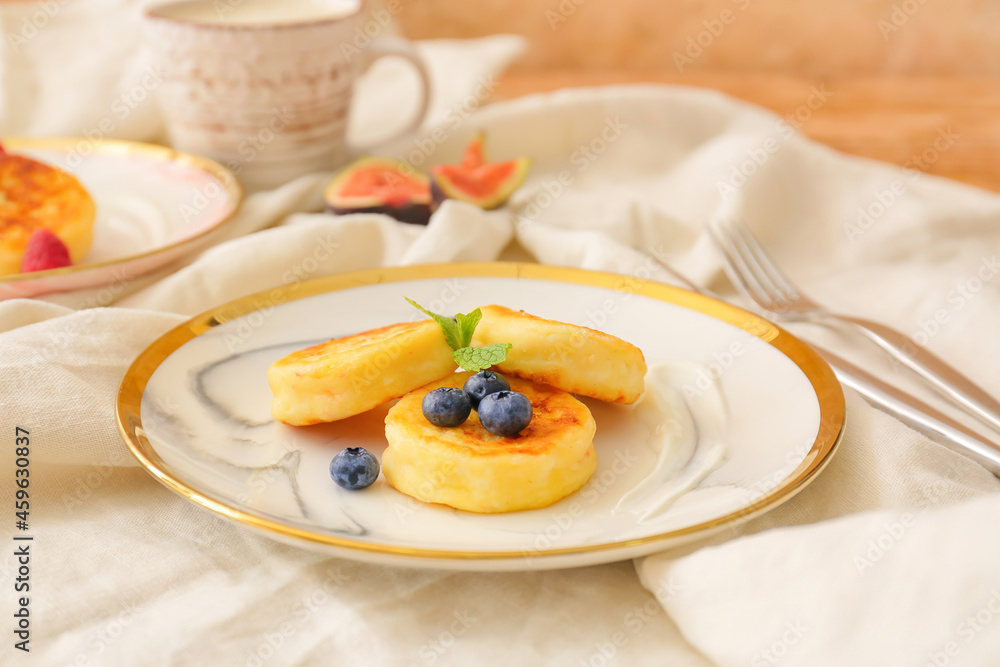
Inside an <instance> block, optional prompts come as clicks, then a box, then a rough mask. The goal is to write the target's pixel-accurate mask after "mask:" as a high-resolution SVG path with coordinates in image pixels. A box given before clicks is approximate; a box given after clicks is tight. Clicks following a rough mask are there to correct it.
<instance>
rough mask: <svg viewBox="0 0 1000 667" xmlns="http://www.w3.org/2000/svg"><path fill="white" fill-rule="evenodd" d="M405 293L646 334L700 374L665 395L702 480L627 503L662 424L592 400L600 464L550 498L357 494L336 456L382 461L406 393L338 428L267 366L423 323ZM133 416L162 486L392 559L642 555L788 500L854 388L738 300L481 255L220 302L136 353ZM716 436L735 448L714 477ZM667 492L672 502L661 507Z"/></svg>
mask: <svg viewBox="0 0 1000 667" xmlns="http://www.w3.org/2000/svg"><path fill="white" fill-rule="evenodd" d="M404 295H405V296H408V297H411V298H413V299H415V300H416V301H417V302H419V303H422V304H424V305H426V306H428V307H429V308H431V309H432V310H437V312H449V313H451V312H468V311H469V310H472V309H474V308H475V307H477V306H480V305H485V304H491V303H498V304H502V305H506V306H508V307H511V308H517V309H523V310H525V311H527V312H530V313H532V314H536V315H539V316H542V317H547V318H551V319H556V320H561V321H565V322H572V323H576V324H581V325H585V326H591V327H594V328H599V329H601V330H603V331H606V332H607V333H610V334H613V335H616V336H619V337H621V338H623V339H625V340H628V341H630V342H632V343H634V344H636V345H638V346H639V347H640V348H641V349H642V351H643V353H644V355H645V357H646V360H647V363H648V364H649V365H650V366H651V367H658V368H669V369H674V370H676V369H681V372H680V373H679V374H675V375H671V376H670V377H671V380H670V382H672V383H674V385H675V386H672V387H670V388H667V389H665V391H668V392H672V393H671V395H672V396H673V398H674V399H678V400H676V401H675V402H674V403H673V408H672V409H673V410H676V411H677V412H676V417H677V419H676V420H674V419H673V417H670V416H668V417H665V419H666V420H667V421H670V422H671V424H672V426H674V427H676V426H677V424H681V423H683V424H687V426H686V427H684V428H686V429H687V431H685V433H686V436H685V437H688V436H692V437H693V438H694V440H693V441H689V440H685V439H684V438H680V437H679V436H678V438H676V439H675V440H674V441H672V442H670V443H669V447H671V449H669V450H668V451H669V452H672V453H671V456H670V457H667V458H669V459H670V461H671V465H672V466H674V467H675V468H676V469H677V473H676V474H675V475H672V477H673V478H684V477H685V476H688V477H690V479H689V480H688V481H690V482H691V484H690V486H692V487H693V488H691V490H689V491H687V492H686V493H684V494H682V495H679V497H677V498H676V500H674V501H673V502H672V503H670V504H667V503H664V502H661V501H663V497H661V496H662V493H665V492H666V489H668V488H670V487H672V486H676V481H675V480H661V481H658V482H655V483H653V484H652V485H647V486H648V487H649V488H647V491H646V492H645V493H644V494H639V497H637V498H636V497H634V496H635V495H636V494H634V493H633V494H631V495H630V496H628V497H626V494H627V493H628V492H629V491H630V490H631V489H634V488H635V487H636V486H637V484H639V483H640V481H641V480H643V479H645V478H648V476H649V475H650V474H651V472H652V471H653V470H654V469H655V467H656V462H657V460H659V451H658V450H657V443H658V442H660V441H659V440H657V439H656V438H655V437H654V436H655V433H656V432H659V431H662V429H660V428H659V426H658V425H656V424H653V423H651V422H650V421H649V419H648V413H644V416H643V418H640V415H639V411H638V410H637V409H636V408H634V407H630V406H620V405H610V404H604V403H601V402H600V401H594V400H590V399H584V401H585V403H586V404H587V405H588V406H589V407H590V409H591V411H592V412H593V413H594V416H595V418H596V421H597V435H596V438H595V447H596V451H597V457H598V464H597V471H596V472H595V473H594V475H593V477H592V478H591V479H590V481H589V482H588V483H587V484H586V485H584V487H583V488H581V489H580V490H579V491H577V492H576V493H573V494H571V495H569V496H567V497H566V498H564V499H563V500H561V501H559V502H557V503H556V504H554V505H552V506H550V507H547V508H544V509H538V510H530V511H524V512H513V513H508V514H494V515H483V514H474V513H469V512H462V511H459V510H454V509H451V508H448V507H443V506H438V505H430V504H425V503H422V502H420V501H418V500H415V499H413V498H410V497H408V496H405V495H403V494H401V493H399V492H397V491H396V490H394V489H393V488H391V487H390V486H389V485H388V484H387V483H386V482H385V478H384V476H380V477H379V479H378V480H377V481H376V483H375V484H374V485H373V486H372V487H370V488H368V489H365V490H363V491H346V490H343V489H341V488H339V487H337V486H336V485H335V484H334V483H333V482H332V481H331V479H330V476H329V472H328V465H329V462H330V460H331V459H332V458H333V456H334V455H335V454H336V453H337V452H338V451H340V450H341V449H342V448H344V447H348V446H363V447H366V448H368V449H369V450H371V451H372V452H373V453H375V454H376V455H378V456H381V453H382V451H383V449H384V448H385V439H384V432H383V419H384V417H385V413H386V410H387V406H383V407H381V408H377V409H375V410H372V411H370V412H368V413H366V414H363V415H360V416H358V417H354V418H351V419H348V420H344V421H342V422H338V423H333V424H323V425H318V426H309V427H290V426H285V425H283V424H280V423H277V422H275V421H274V420H273V419H272V418H271V415H270V403H271V392H270V388H269V387H268V383H267V377H266V371H267V367H268V366H269V365H270V364H271V362H273V361H275V360H276V359H278V358H280V357H282V356H284V355H285V354H287V353H288V352H291V351H292V350H295V349H299V348H302V347H305V346H307V345H310V344H313V343H316V342H319V341H322V340H327V339H329V338H334V337H339V336H343V335H348V334H352V333H356V332H359V331H363V330H366V329H371V328H374V327H378V326H383V325H387V324H392V323H394V322H399V321H403V320H412V319H419V318H420V317H421V315H420V313H418V312H416V311H415V310H413V309H412V307H410V306H409V305H408V304H407V303H406V302H405V301H404V299H403V296H404ZM671 373H673V370H671ZM649 392H650V385H649V384H648V383H647V393H649ZM710 395H711V396H715V397H721V400H722V403H721V405H722V407H721V408H720V409H716V410H712V409H706V406H709V407H710V406H711V405H712V402H711V401H705V400H702V397H705V396H710ZM717 407H718V406H717ZM682 412H683V413H684V414H681V413H682ZM117 414H118V422H119V427H120V429H121V432H122V435H123V437H124V439H125V441H126V443H127V444H128V446H129V448H130V449H131V450H132V452H133V454H134V455H135V456H136V457H137V458H138V459H139V461H140V462H141V463H142V464H143V465H144V466H145V467H146V468H147V469H148V470H149V471H150V472H151V473H152V474H153V475H154V476H155V477H156V478H157V479H158V480H159V481H160V482H162V483H163V484H165V485H166V486H167V487H168V488H170V489H172V490H173V491H175V492H177V493H179V494H180V495H181V496H183V497H185V498H187V499H188V500H190V501H192V502H194V503H197V504H199V505H202V506H204V507H205V508H207V509H208V510H211V511H213V512H215V513H217V514H220V515H222V516H224V517H227V518H229V519H232V520H234V521H237V522H239V523H241V524H244V525H246V526H249V527H252V528H255V529H257V530H259V531H261V532H262V533H263V534H265V535H267V536H269V537H272V538H275V539H278V540H282V541H286V542H290V543H293V544H297V545H300V546H304V547H309V548H315V549H320V550H322V551H325V552H327V553H330V554H332V555H336V556H342V557H346V558H354V559H358V560H364V561H370V562H376V563H386V564H394V565H403V566H414V567H432V568H445V569H464V570H528V569H544V568H558V567H573V566H581V565H590V564H595V563H602V562H610V561H616V560H622V559H627V558H633V557H637V556H642V555H645V554H649V553H653V552H655V551H658V550H662V549H665V548H668V547H672V546H677V545H679V544H682V543H685V542H689V541H692V540H696V539H699V538H702V537H705V536H708V535H710V534H713V533H715V532H718V531H720V530H724V529H726V528H727V527H731V526H734V525H736V524H738V523H740V522H742V521H745V520H747V519H749V518H750V517H752V516H756V515H757V514H760V513H761V512H764V511H767V510H769V509H771V508H773V507H775V506H777V505H778V504H780V503H781V502H783V501H785V500H787V499H788V498H790V497H792V496H793V495H794V494H795V493H796V492H798V491H799V490H801V489H802V488H803V487H804V486H805V485H806V484H807V483H808V482H810V481H811V480H812V479H813V478H814V477H815V476H816V474H818V473H819V471H820V470H821V469H822V468H823V466H824V465H825V464H826V463H827V462H828V461H829V459H830V457H831V455H832V454H833V452H834V450H835V448H836V446H837V443H838V441H839V438H840V435H841V432H842V429H843V424H844V396H843V391H842V389H841V387H840V384H839V383H838V382H837V380H836V378H835V377H834V375H833V373H832V371H831V370H830V368H829V367H828V366H827V365H826V363H825V362H824V361H823V360H822V359H821V358H820V357H819V356H818V355H817V354H816V353H815V352H814V351H813V350H812V349H811V348H810V347H808V346H807V345H806V344H805V343H803V342H801V341H800V340H798V339H797V338H795V337H793V336H792V335H791V334H789V333H787V332H785V331H784V330H782V329H780V328H778V327H777V326H775V325H773V324H771V323H770V322H767V321H766V320H763V319H761V318H759V317H757V316H755V315H752V314H750V313H748V312H746V311H743V310H741V309H739V308H736V307H734V306H730V305H727V304H725V303H722V302H720V301H716V300H714V299H711V298H708V297H704V296H701V295H697V294H693V293H691V292H688V291H685V290H682V289H678V288H674V287H670V286H667V285H663V284H659V283H653V282H647V281H641V280H636V279H634V278H625V277H623V276H618V275H615V274H609V273H597V272H591V271H583V270H576V269H566V268H557V267H548V266H540V265H534V264H504V263H490V264H478V263H473V264H437V265H426V266H413V267H403V268H394V269H379V270H371V271H361V272H356V273H349V274H343V275H338V276H332V277H329V278H324V279H321V280H316V281H312V282H308V283H303V284H301V285H298V286H297V287H294V288H292V287H289V288H279V289H275V290H271V291H269V292H262V293H260V294H256V295H253V296H249V297H246V298H243V299H240V300H238V301H234V302H232V303H230V304H227V305H224V306H221V307H219V308H215V309H213V310H212V311H209V312H207V313H204V314H202V315H199V316H198V317H195V318H193V319H192V320H190V321H189V322H187V323H186V324H183V325H181V326H180V327H178V328H176V329H174V330H172V331H170V332H168V333H167V334H165V335H164V336H163V337H161V338H160V339H159V340H157V341H156V342H155V343H153V344H152V345H151V346H150V347H149V348H148V349H147V350H146V351H145V352H143V353H142V354H141V355H140V356H139V357H138V358H137V359H136V361H135V363H134V364H133V365H132V366H131V368H130V369H129V370H128V372H127V373H126V375H125V377H124V379H123V380H122V384H121V387H120V389H119V395H118V406H117ZM675 421H676V422H677V424H675V423H674V422H675ZM677 428H680V427H677ZM681 431H684V429H680V430H679V431H678V432H681ZM706 438H711V440H712V442H711V443H707V444H710V445H712V447H720V446H721V447H723V448H724V450H725V456H724V457H723V458H724V460H721V459H720V461H719V463H718V465H717V466H714V467H713V466H708V467H707V468H705V469H704V470H701V472H700V474H699V473H697V471H696V470H694V469H695V468H698V466H702V467H703V468H704V463H705V461H704V459H705V456H704V455H703V454H704V449H705V448H704V447H703V445H706V443H705V442H703V441H704V440H705V439H706ZM690 442H693V443H694V445H693V448H690V447H688V445H690ZM685 443H687V444H685ZM623 498H625V501H623ZM626 501H627V502H626ZM657 503H660V504H661V505H662V507H661V508H660V511H659V512H658V513H655V514H654V515H652V516H650V515H648V514H647V511H648V510H649V509H650V508H651V507H652V506H653V505H656V504H657Z"/></svg>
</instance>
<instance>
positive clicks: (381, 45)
mask: <svg viewBox="0 0 1000 667" xmlns="http://www.w3.org/2000/svg"><path fill="white" fill-rule="evenodd" d="M364 52H365V61H364V64H363V65H362V67H361V72H362V73H364V72H365V71H367V70H368V68H369V67H371V66H372V64H374V62H375V61H376V60H378V59H379V58H382V57H383V56H400V57H401V58H405V59H406V60H408V61H410V64H411V65H413V67H414V69H416V70H417V75H418V76H419V77H420V105H419V106H418V107H417V113H416V114H414V115H413V117H412V118H411V119H410V120H409V121H408V122H407V123H406V125H404V126H403V127H402V128H401V129H400V130H398V131H397V132H394V133H393V134H391V135H389V136H388V137H382V138H380V139H379V140H378V141H376V142H374V143H372V144H371V145H368V146H358V145H355V144H352V145H351V150H352V152H354V153H355V154H357V153H364V152H365V151H367V150H369V149H371V148H372V147H373V146H377V145H379V144H384V143H388V142H390V141H392V140H393V139H398V138H399V137H401V136H403V135H404V134H406V133H408V132H412V131H413V130H415V129H417V128H418V127H420V125H421V123H423V122H424V118H425V117H426V116H427V112H428V110H429V109H430V105H431V77H430V73H429V72H428V71H427V66H426V65H425V64H424V60H423V58H421V57H420V54H419V53H417V50H416V49H415V48H414V46H413V44H411V43H410V42H409V41H407V40H405V39H403V38H402V37H377V38H375V39H373V40H372V42H371V44H369V45H368V47H367V48H366V49H365V50H364Z"/></svg>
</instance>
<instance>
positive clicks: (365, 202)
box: [323, 157, 431, 225]
mask: <svg viewBox="0 0 1000 667" xmlns="http://www.w3.org/2000/svg"><path fill="white" fill-rule="evenodd" d="M323 200H324V201H325V202H326V207H327V209H328V210H330V211H332V212H333V213H336V214H338V215H346V214H348V213H384V214H386V215H389V216H391V217H393V218H395V219H396V220H399V221H400V222H408V223H410V224H414V225H426V224H427V223H428V221H429V220H430V217H431V188H430V180H429V179H428V178H427V177H426V176H424V175H423V174H418V173H416V172H414V171H413V168H412V167H410V166H409V165H406V164H404V163H402V162H397V161H396V160H388V159H384V158H375V157H364V158H361V159H360V160H357V161H355V162H353V163H351V164H350V165H348V166H346V167H344V168H343V169H342V170H341V171H340V173H339V174H337V176H336V177H335V178H334V179H333V180H332V181H330V184H329V185H327V186H326V190H324V191H323Z"/></svg>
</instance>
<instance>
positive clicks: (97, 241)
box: [0, 137, 243, 300]
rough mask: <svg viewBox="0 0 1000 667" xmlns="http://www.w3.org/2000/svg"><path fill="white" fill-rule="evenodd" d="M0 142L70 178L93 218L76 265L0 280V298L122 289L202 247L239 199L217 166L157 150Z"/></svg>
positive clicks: (76, 141)
mask: <svg viewBox="0 0 1000 667" xmlns="http://www.w3.org/2000/svg"><path fill="white" fill-rule="evenodd" d="M2 143H3V146H4V148H5V149H6V150H7V151H8V152H9V153H16V154H19V155H26V156H28V157H31V158H33V159H35V160H38V161H40V162H44V163H46V164H49V165H52V166H55V167H59V168H60V169H63V170H64V171H67V172H69V173H70V174H73V175H74V176H75V177H76V178H77V179H79V180H80V182H81V183H82V184H83V186H84V187H85V188H87V191H88V192H90V195H91V196H92V197H93V198H94V202H95V204H96V206H97V218H96V220H95V222H94V242H93V244H92V246H91V248H90V250H89V252H88V253H87V255H86V256H85V257H84V259H83V261H81V262H80V263H79V264H76V265H74V266H68V267H65V268H61V269H52V270H50V271H38V272H35V273H16V274H11V275H5V276H0V300H4V299H13V298H18V297H34V296H40V295H42V294H47V293H50V292H67V291H73V290H80V289H85V288H92V287H100V286H105V285H115V284H122V283H127V282H129V281H130V280H133V279H134V278H136V277H138V276H140V275H142V274H144V273H148V272H150V271H153V270H154V269H158V268H160V267H162V266H165V265H167V264H169V263H171V262H173V261H176V260H177V259H179V258H181V257H182V256H183V255H185V254H187V253H190V252H192V251H194V250H196V249H198V248H200V247H202V246H203V245H204V244H205V243H206V241H208V238H207V237H208V236H209V234H210V233H211V232H213V231H215V230H217V229H218V228H219V227H221V226H222V225H223V224H224V223H226V222H227V221H228V220H229V219H230V218H232V216H233V214H234V213H235V212H236V210H237V209H238V208H239V205H240V201H241V199H242V197H243V191H242V190H241V188H240V186H239V184H238V183H237V181H236V178H235V176H234V175H233V174H232V172H230V171H229V170H227V169H226V168H225V167H223V166H222V165H220V164H218V163H217V162H213V161H212V160H209V159H207V158H203V157H198V156H195V155H189V154H186V153H180V152H178V151H175V150H173V149H171V148H167V147H164V146H154V145H152V144H144V143H138V142H133V141H118V140H107V139H105V140H101V141H94V140H91V139H87V138H85V137H75V138H44V139H36V138H16V137H11V138H4V139H2Z"/></svg>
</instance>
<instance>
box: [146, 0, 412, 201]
mask: <svg viewBox="0 0 1000 667" xmlns="http://www.w3.org/2000/svg"><path fill="white" fill-rule="evenodd" d="M145 16H146V20H145V24H146V25H145V28H146V33H147V37H148V41H149V43H150V45H151V47H152V51H153V58H154V61H155V65H156V66H157V67H158V68H159V70H160V71H162V73H163V82H162V83H161V84H160V85H159V86H158V88H157V91H156V94H157V99H158V102H159V104H160V108H161V111H162V113H163V115H164V119H165V121H166V124H167V132H168V134H169V138H170V142H171V144H172V145H173V146H174V147H175V148H177V149H178V150H182V151H186V152H189V153H196V154H200V155H205V156H207V157H210V158H212V159H214V160H216V161H218V162H221V163H222V164H223V165H225V166H226V167H228V168H229V169H230V170H231V171H233V172H234V173H235V174H237V176H238V177H239V179H240V181H241V182H242V183H243V185H244V186H245V187H246V188H247V189H248V190H251V191H252V190H260V189H267V188H273V187H276V186H278V185H281V184H283V183H286V182H288V181H290V180H292V179H294V178H296V177H298V176H301V175H303V174H307V173H310V172H315V171H324V170H329V169H333V168H336V167H338V166H340V165H342V164H344V163H345V162H347V161H348V160H349V159H350V158H351V156H352V154H353V153H355V152H357V151H359V150H360V147H353V148H352V147H351V146H349V145H348V143H347V136H346V135H347V121H348V114H349V111H350V106H351V97H352V91H353V88H354V82H355V81H356V80H357V78H358V77H359V76H360V75H361V74H362V73H363V72H364V71H365V70H366V69H367V68H368V67H369V66H370V65H371V64H372V63H373V62H374V61H375V60H376V59H378V58H380V57H382V56H387V55H394V56H400V57H403V58H405V59H407V60H409V61H410V62H411V63H412V64H413V66H414V67H415V68H416V71H417V74H418V75H419V77H420V82H421V97H420V99H419V100H416V101H415V106H416V107H417V109H416V111H415V113H413V114H412V115H411V116H409V118H410V120H409V121H408V122H407V123H406V125H405V127H403V128H402V129H401V130H400V132H399V133H398V134H403V133H406V132H409V131H411V130H413V129H414V128H416V127H417V126H419V125H420V123H421V121H422V120H423V118H424V115H425V114H426V112H427V107H428V102H429V97H430V83H429V77H428V74H427V69H426V67H425V66H424V64H423V62H422V60H421V59H420V56H419V55H417V53H416V49H414V47H413V45H412V44H410V43H409V42H407V41H406V40H404V39H401V38H398V37H385V36H380V35H377V34H376V35H375V36H374V37H372V36H371V35H370V34H369V33H370V32H371V31H370V30H369V31H368V32H365V29H366V28H367V27H368V26H367V25H366V24H365V22H364V17H363V15H362V13H361V6H360V2H359V1H358V0H353V1H352V0H198V1H186V2H170V3H166V4H159V5H155V6H152V7H150V8H148V9H147V10H146V15H145ZM403 115H406V114H405V113H404V114H403ZM398 134H397V135H396V136H398ZM389 139H390V138H386V139H385V140H386V141H388V140H389Z"/></svg>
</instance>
